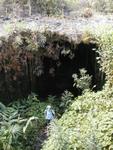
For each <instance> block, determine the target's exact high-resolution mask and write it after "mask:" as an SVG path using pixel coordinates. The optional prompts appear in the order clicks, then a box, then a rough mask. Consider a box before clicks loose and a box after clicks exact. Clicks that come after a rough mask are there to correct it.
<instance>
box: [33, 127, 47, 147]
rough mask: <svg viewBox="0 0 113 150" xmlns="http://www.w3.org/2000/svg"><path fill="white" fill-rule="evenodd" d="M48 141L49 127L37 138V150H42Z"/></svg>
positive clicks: (42, 130)
mask: <svg viewBox="0 0 113 150" xmlns="http://www.w3.org/2000/svg"><path fill="white" fill-rule="evenodd" d="M46 139H47V127H44V128H42V129H41V131H40V132H39V134H38V136H37V139H36V144H35V150H40V149H41V148H42V144H43V143H44V141H45V140H46Z"/></svg>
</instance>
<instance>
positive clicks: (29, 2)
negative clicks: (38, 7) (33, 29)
mask: <svg viewBox="0 0 113 150" xmlns="http://www.w3.org/2000/svg"><path fill="white" fill-rule="evenodd" d="M28 7H29V16H31V14H32V6H31V0H28Z"/></svg>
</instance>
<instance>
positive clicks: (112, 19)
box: [0, 15, 113, 42]
mask: <svg viewBox="0 0 113 150" xmlns="http://www.w3.org/2000/svg"><path fill="white" fill-rule="evenodd" d="M18 23H19V24H21V23H23V24H24V28H25V29H31V30H37V31H41V32H43V31H45V30H49V31H51V32H56V33H58V34H59V35H65V36H67V37H70V40H74V41H78V42H79V40H78V38H79V37H80V36H81V34H82V32H83V31H84V30H86V29H87V28H88V27H92V28H98V27H99V26H103V27H104V26H108V25H113V16H112V15H105V16H104V15H95V16H92V17H90V18H84V17H79V18H76V17H75V18H71V17H62V18H61V17H60V18H55V17H41V16H32V17H29V18H24V19H23V18H21V19H10V18H6V19H3V18H1V19H0V36H5V35H7V34H8V32H7V30H6V26H7V25H8V26H10V25H13V26H14V28H15V27H16V26H17V24H18ZM14 28H13V29H14ZM77 35H78V36H77Z"/></svg>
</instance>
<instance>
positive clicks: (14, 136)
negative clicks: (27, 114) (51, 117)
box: [0, 106, 37, 150]
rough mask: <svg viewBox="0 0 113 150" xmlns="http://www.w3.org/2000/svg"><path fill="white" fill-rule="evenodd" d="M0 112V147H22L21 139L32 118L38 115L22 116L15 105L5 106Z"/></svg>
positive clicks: (4, 149)
mask: <svg viewBox="0 0 113 150" xmlns="http://www.w3.org/2000/svg"><path fill="white" fill-rule="evenodd" d="M4 108H5V109H4V110H2V111H1V113H0V148H1V149H2V150H17V149H21V148H22V145H21V140H22V139H24V135H25V132H26V130H27V128H28V126H29V124H30V123H31V121H32V120H34V119H37V118H36V117H31V118H30V119H28V118H22V117H20V114H18V111H17V110H16V109H14V108H13V107H5V106H4Z"/></svg>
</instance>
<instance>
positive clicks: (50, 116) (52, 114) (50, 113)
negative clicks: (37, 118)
mask: <svg viewBox="0 0 113 150" xmlns="http://www.w3.org/2000/svg"><path fill="white" fill-rule="evenodd" d="M44 116H45V119H46V124H47V125H48V124H49V123H50V122H51V121H52V120H53V119H55V111H54V110H53V109H52V107H51V106H50V105H48V106H47V107H46V109H45V111H44Z"/></svg>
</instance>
